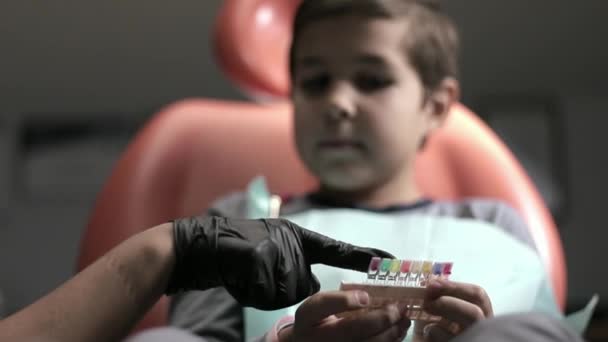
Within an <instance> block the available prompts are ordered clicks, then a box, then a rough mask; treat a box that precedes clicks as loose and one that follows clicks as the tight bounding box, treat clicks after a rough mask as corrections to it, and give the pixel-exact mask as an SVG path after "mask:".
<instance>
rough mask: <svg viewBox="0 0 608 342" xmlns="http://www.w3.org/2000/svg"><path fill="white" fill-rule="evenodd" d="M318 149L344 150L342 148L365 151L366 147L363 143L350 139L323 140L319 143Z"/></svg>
mask: <svg viewBox="0 0 608 342" xmlns="http://www.w3.org/2000/svg"><path fill="white" fill-rule="evenodd" d="M318 147H319V148H322V149H342V148H356V149H363V148H364V147H365V146H364V145H363V143H361V142H359V141H355V140H348V139H328V140H322V141H321V142H319V143H318Z"/></svg>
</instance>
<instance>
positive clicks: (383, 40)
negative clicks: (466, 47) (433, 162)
mask: <svg viewBox="0 0 608 342" xmlns="http://www.w3.org/2000/svg"><path fill="white" fill-rule="evenodd" d="M406 26H407V22H406V21H405V20H399V19H377V18H363V17H359V16H342V17H334V18H328V19H323V20H320V21H318V22H313V23H311V24H309V25H308V26H307V27H305V28H304V29H303V31H301V33H300V36H299V37H298V38H299V40H298V44H297V46H296V47H295V48H296V50H295V54H294V75H293V90H292V97H293V102H294V106H295V121H294V123H295V136H296V144H297V148H298V152H299V154H300V156H301V158H302V159H303V161H304V162H305V164H306V165H307V166H308V168H309V169H310V170H311V171H312V172H313V173H314V174H315V175H316V176H317V177H318V178H319V180H320V181H321V184H322V185H324V186H325V187H328V188H330V189H332V190H335V191H366V190H370V189H374V188H377V187H381V186H383V185H386V184H390V183H392V184H393V185H398V184H399V183H401V182H400V181H399V179H400V178H404V177H405V178H412V175H411V173H412V172H413V163H414V159H415V156H416V153H417V151H418V149H419V146H420V144H421V141H422V139H423V137H424V136H425V135H426V134H427V133H428V132H429V130H431V129H432V128H434V127H436V126H438V124H439V123H440V121H441V120H442V118H443V117H444V116H445V113H446V112H447V109H446V108H443V107H442V106H441V103H439V104H438V102H437V101H435V99H434V98H433V96H434V95H430V96H431V100H429V101H426V100H425V99H426V98H425V92H424V88H423V85H422V83H421V80H420V78H419V76H418V74H417V72H416V71H415V70H414V69H413V68H412V66H411V65H410V63H409V61H408V58H407V54H406V52H405V47H404V39H407V37H406V35H407V28H406ZM442 98H443V97H442V96H438V97H437V99H439V100H440V101H439V102H441V99H442ZM443 105H448V106H449V104H445V103H444V104H443Z"/></svg>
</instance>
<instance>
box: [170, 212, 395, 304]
mask: <svg viewBox="0 0 608 342" xmlns="http://www.w3.org/2000/svg"><path fill="white" fill-rule="evenodd" d="M173 232H174V239H175V254H176V258H177V259H176V264H175V268H174V271H173V274H172V276H171V279H170V281H169V285H168V287H167V291H166V292H167V294H173V293H175V292H178V291H186V290H206V289H210V288H213V287H218V286H224V287H225V288H226V289H227V290H228V292H229V293H230V294H231V295H232V296H233V297H234V298H235V299H236V300H237V301H238V302H239V303H240V304H241V305H244V306H252V307H255V308H258V309H262V310H274V309H278V308H283V307H287V306H291V305H293V304H296V303H298V302H300V301H302V300H304V299H305V298H306V297H308V296H310V295H312V294H314V293H316V292H318V291H319V288H320V286H319V281H318V280H317V278H316V277H315V276H314V275H313V274H312V272H311V270H310V265H312V264H318V263H321V264H325V265H329V266H335V267H340V268H346V269H352V270H356V271H361V272H367V268H368V266H369V262H370V260H371V258H372V257H375V256H378V257H383V258H393V256H392V255H391V254H389V253H386V252H384V251H381V250H377V249H371V248H362V247H357V246H353V245H350V244H347V243H344V242H340V241H336V240H333V239H330V238H328V237H326V236H324V235H321V234H317V233H314V232H312V231H310V230H307V229H304V228H302V227H299V226H297V225H295V224H294V223H292V222H289V221H287V220H284V219H265V220H243V219H240V220H239V219H227V218H223V217H213V216H208V217H189V218H183V219H179V220H175V221H174V223H173Z"/></svg>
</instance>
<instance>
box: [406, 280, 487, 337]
mask: <svg viewBox="0 0 608 342" xmlns="http://www.w3.org/2000/svg"><path fill="white" fill-rule="evenodd" d="M427 288H428V292H427V297H426V301H425V305H424V310H425V311H426V312H428V313H430V314H432V315H435V316H440V317H442V320H441V321H440V322H438V323H431V324H427V325H425V326H422V325H421V326H418V324H417V327H416V329H415V334H416V335H417V337H418V338H417V340H419V337H420V335H422V336H423V340H424V341H429V342H441V341H447V340H449V339H451V338H453V337H454V336H456V335H458V334H459V333H461V332H462V331H464V330H466V329H468V328H469V327H470V326H471V325H473V324H474V323H475V322H477V321H480V320H483V319H486V318H489V317H492V316H493V315H494V314H493V311H492V302H491V301H490V297H488V294H487V293H486V291H485V290H484V289H483V288H481V287H480V286H477V285H473V284H466V283H457V282H451V281H447V280H433V281H431V282H430V283H429V285H428V286H427Z"/></svg>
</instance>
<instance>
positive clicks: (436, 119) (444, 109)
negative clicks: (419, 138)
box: [428, 77, 460, 131]
mask: <svg viewBox="0 0 608 342" xmlns="http://www.w3.org/2000/svg"><path fill="white" fill-rule="evenodd" d="M459 99H460V83H459V82H458V80H456V79H455V78H453V77H446V78H444V79H443V81H441V83H440V84H439V86H437V88H435V90H434V91H433V92H432V93H431V95H430V97H429V103H428V105H429V106H430V108H429V110H430V114H431V117H430V118H429V119H430V125H429V130H431V131H432V130H435V129H437V128H439V127H441V125H442V124H443V122H444V121H445V119H446V118H447V116H448V114H449V112H450V109H451V108H452V105H453V104H454V103H456V102H457V101H458V100H459Z"/></svg>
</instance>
